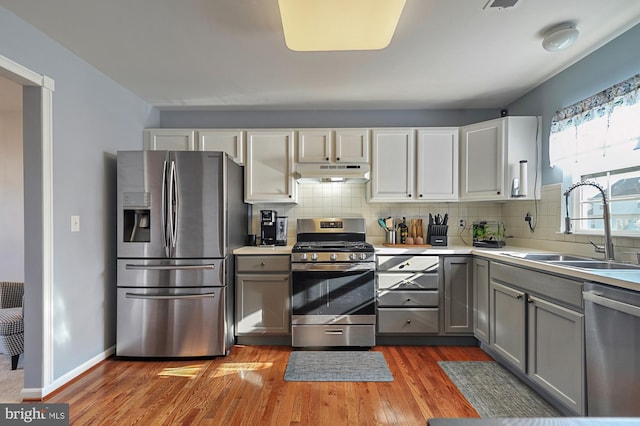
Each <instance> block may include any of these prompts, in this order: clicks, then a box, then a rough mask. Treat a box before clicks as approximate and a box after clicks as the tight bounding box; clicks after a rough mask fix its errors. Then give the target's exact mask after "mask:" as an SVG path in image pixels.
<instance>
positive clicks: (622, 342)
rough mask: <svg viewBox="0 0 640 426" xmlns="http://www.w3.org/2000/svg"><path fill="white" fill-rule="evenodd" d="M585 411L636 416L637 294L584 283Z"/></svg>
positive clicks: (639, 360)
mask: <svg viewBox="0 0 640 426" xmlns="http://www.w3.org/2000/svg"><path fill="white" fill-rule="evenodd" d="M583 295H584V301H585V338H586V357H587V358H586V361H587V362H586V365H587V413H588V415H589V416H590V417H592V416H609V417H618V416H624V417H640V404H639V403H638V401H640V386H639V385H638V384H639V383H640V356H639V354H640V293H639V292H634V291H631V290H624V289H621V288H617V287H610V286H606V285H602V284H594V283H585V285H584V292H583Z"/></svg>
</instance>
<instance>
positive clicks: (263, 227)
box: [260, 210, 278, 246]
mask: <svg viewBox="0 0 640 426" xmlns="http://www.w3.org/2000/svg"><path fill="white" fill-rule="evenodd" d="M277 219H278V213H277V212H276V211H275V210H260V245H262V246H275V245H276V234H277V231H278V223H277Z"/></svg>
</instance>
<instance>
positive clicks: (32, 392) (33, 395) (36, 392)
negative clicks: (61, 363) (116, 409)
mask: <svg viewBox="0 0 640 426" xmlns="http://www.w3.org/2000/svg"><path fill="white" fill-rule="evenodd" d="M115 353H116V346H115V345H113V346H111V347H110V348H108V349H107V350H106V351H104V352H102V353H100V354H98V355H96V356H94V357H93V358H91V359H90V360H88V361H87V362H85V363H84V364H81V365H79V366H78V367H76V368H74V369H73V370H71V371H69V372H68V373H67V374H65V375H64V376H62V377H59V378H57V379H56V380H54V381H53V383H51V385H49V386H47V387H44V388H24V389H22V392H20V397H21V398H22V399H23V400H41V399H42V398H44V397H45V396H47V395H48V394H50V393H51V392H53V391H55V390H56V389H58V388H60V387H61V386H64V385H65V384H67V383H69V382H70V381H72V380H73V379H75V378H76V377H78V376H80V375H81V374H82V373H84V372H86V371H87V370H89V369H90V368H92V367H93V366H95V365H97V364H99V363H100V362H102V361H104V360H105V359H107V358H109V357H110V356H111V355H113V354H115Z"/></svg>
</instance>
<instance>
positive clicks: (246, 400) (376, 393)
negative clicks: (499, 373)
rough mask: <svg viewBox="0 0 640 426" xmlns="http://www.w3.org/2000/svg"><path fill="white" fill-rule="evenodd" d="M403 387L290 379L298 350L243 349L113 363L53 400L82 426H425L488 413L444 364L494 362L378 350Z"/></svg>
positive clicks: (426, 351) (453, 349) (433, 349)
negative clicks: (290, 361)
mask: <svg viewBox="0 0 640 426" xmlns="http://www.w3.org/2000/svg"><path fill="white" fill-rule="evenodd" d="M372 350H376V351H380V352H382V353H383V354H384V357H385V358H386V360H387V362H388V364H389V368H390V369H391V373H392V374H393V377H394V381H393V382H377V383H374V382H369V383H360V382H358V383H355V382H285V381H284V379H283V377H284V371H285V368H286V365H287V360H288V358H289V353H290V352H291V348H288V347H282V346H241V345H236V346H234V347H233V349H232V350H231V353H230V354H229V355H228V356H226V357H219V358H214V359H206V360H177V361H176V360H170V361H168V360H162V361H148V360H145V361H138V360H133V361H132V360H121V359H115V358H111V359H108V360H106V361H105V362H103V363H101V364H99V365H98V366H96V367H95V368H93V369H92V370H90V371H89V372H87V373H86V374H84V375H83V376H81V377H80V378H79V379H77V380H75V381H74V382H73V383H71V384H69V385H67V386H65V387H63V388H62V389H61V390H58V391H57V392H56V393H55V394H54V395H52V396H49V397H48V398H47V399H46V402H50V403H55V402H66V403H69V404H70V420H71V424H72V425H99V424H117V425H132V424H138V425H161V424H165V425H181V424H184V425H191V424H195V425H200V424H203V425H252V426H258V425H331V426H337V425H383V424H393V425H403V424H404V425H425V424H426V422H427V420H428V419H429V418H432V417H478V414H477V413H476V411H475V410H474V409H473V408H472V407H471V405H469V403H468V402H467V401H466V400H465V399H464V397H463V396H462V394H461V393H460V392H459V391H458V389H457V388H456V387H455V386H454V385H453V383H452V382H451V381H450V380H449V378H448V377H447V375H446V374H445V373H444V372H443V371H442V370H441V369H440V368H439V367H438V365H437V361H440V360H446V361H470V360H478V361H485V360H491V357H490V356H489V355H487V354H486V353H484V352H483V351H482V350H481V349H480V348H477V347H457V346H377V347H375V348H373V349H372Z"/></svg>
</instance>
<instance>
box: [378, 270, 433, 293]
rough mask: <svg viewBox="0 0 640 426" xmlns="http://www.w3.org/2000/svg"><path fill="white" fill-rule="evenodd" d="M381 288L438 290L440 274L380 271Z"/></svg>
mask: <svg viewBox="0 0 640 426" xmlns="http://www.w3.org/2000/svg"><path fill="white" fill-rule="evenodd" d="M378 288H379V289H383V288H386V289H398V290H437V289H438V274H437V273H426V274H425V273H411V274H398V273H379V274H378Z"/></svg>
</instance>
